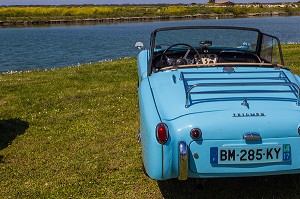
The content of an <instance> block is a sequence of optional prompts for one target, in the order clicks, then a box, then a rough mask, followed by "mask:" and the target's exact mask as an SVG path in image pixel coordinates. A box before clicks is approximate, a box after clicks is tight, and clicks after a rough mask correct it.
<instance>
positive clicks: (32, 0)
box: [0, 0, 298, 5]
mask: <svg viewBox="0 0 300 199" xmlns="http://www.w3.org/2000/svg"><path fill="white" fill-rule="evenodd" d="M216 1H218V0H216ZM231 1H232V2H234V3H249V2H260V3H275V2H298V0H253V1H249V0H231ZM206 2H208V0H143V1H141V0H110V1H108V0H0V5H60V4H158V3H168V4H174V3H183V4H189V3H206Z"/></svg>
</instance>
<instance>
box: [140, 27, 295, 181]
mask: <svg viewBox="0 0 300 199" xmlns="http://www.w3.org/2000/svg"><path fill="white" fill-rule="evenodd" d="M136 46H137V47H140V48H141V47H142V43H141V42H139V43H137V44H136ZM137 64H138V76H139V88H138V97H139V110H140V131H139V137H140V140H141V145H142V156H143V165H144V168H145V171H146V173H147V174H148V176H149V177H151V178H153V179H156V180H166V179H170V178H179V180H185V179H187V178H212V177H239V176H261V175H279V174H293V173H300V156H299V154H298V152H299V151H300V102H299V100H300V96H299V95H300V91H299V90H300V84H299V82H300V78H299V77H298V76H297V75H294V74H292V73H291V71H290V70H289V69H288V68H285V67H284V61H283V57H282V52H281V47H280V41H279V39H278V38H276V37H274V36H271V35H268V34H264V33H262V32H261V31H260V30H258V29H253V28H244V27H227V26H221V27H220V26H218V27H216V26H208V27H207V26H206V27H203V26H200V27H198V26H197V27H195V26H187V27H169V28H160V29H156V30H155V31H154V32H152V34H151V41H150V49H147V50H142V51H141V52H140V53H139V55H138V59H137Z"/></svg>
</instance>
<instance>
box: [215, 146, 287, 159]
mask: <svg viewBox="0 0 300 199" xmlns="http://www.w3.org/2000/svg"><path fill="white" fill-rule="evenodd" d="M290 160H291V147H290V145H289V144H282V145H268V146H253V147H248V146H230V147H227V146H225V147H211V148H210V163H211V164H254V163H272V162H287V161H290Z"/></svg>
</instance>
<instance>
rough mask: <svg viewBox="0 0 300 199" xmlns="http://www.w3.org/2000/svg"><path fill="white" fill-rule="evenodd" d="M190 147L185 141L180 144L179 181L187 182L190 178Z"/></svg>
mask: <svg viewBox="0 0 300 199" xmlns="http://www.w3.org/2000/svg"><path fill="white" fill-rule="evenodd" d="M188 160H189V159H188V146H187V144H186V143H185V142H184V141H180V142H179V165H178V166H179V171H178V173H179V175H178V179H179V180H186V179H187V177H188V172H189V171H188V169H189V166H188Z"/></svg>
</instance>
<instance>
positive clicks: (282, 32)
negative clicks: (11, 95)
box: [0, 16, 300, 72]
mask: <svg viewBox="0 0 300 199" xmlns="http://www.w3.org/2000/svg"><path fill="white" fill-rule="evenodd" d="M180 25H232V26H245V27H252V28H258V29H260V30H262V31H263V32H265V33H268V34H271V35H275V36H277V37H279V39H280V40H281V42H283V43H288V42H300V31H299V30H300V16H293V17H271V18H238V19H219V20H214V19H211V20H186V21H164V22H146V23H128V24H125V23H122V24H111V25H103V24H100V25H84V26H50V27H29V28H3V27H2V28H0V39H1V47H0V72H7V71H11V70H13V71H20V70H31V69H46V68H47V69H49V68H59V67H64V66H71V65H77V64H82V63H89V62H97V61H102V60H109V59H117V58H123V57H135V56H136V55H137V54H138V51H137V50H136V49H135V48H134V44H135V42H136V41H142V42H143V43H144V45H145V46H146V47H149V41H150V33H151V32H152V31H153V30H154V29H155V28H160V27H167V26H180Z"/></svg>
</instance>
